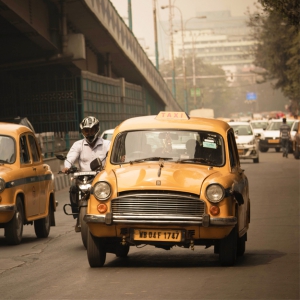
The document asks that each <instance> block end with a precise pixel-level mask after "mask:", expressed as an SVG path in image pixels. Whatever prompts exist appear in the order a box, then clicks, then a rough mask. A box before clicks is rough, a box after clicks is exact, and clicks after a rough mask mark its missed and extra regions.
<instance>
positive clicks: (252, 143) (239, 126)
mask: <svg viewBox="0 0 300 300" xmlns="http://www.w3.org/2000/svg"><path fill="white" fill-rule="evenodd" d="M228 124H229V125H230V127H232V128H233V130H234V133H235V135H236V144H237V148H238V154H239V157H240V158H241V159H252V160H253V162H254V163H258V162H259V151H258V138H259V137H260V133H254V130H253V128H252V126H251V124H250V123H249V122H228Z"/></svg>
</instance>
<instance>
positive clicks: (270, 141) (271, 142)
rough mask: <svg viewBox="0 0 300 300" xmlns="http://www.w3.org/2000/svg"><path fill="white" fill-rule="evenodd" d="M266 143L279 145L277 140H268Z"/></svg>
mask: <svg viewBox="0 0 300 300" xmlns="http://www.w3.org/2000/svg"><path fill="white" fill-rule="evenodd" d="M268 143H270V144H273V143H274V144H275V143H279V140H278V139H277V140H268Z"/></svg>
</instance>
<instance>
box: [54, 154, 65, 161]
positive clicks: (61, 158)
mask: <svg viewBox="0 0 300 300" xmlns="http://www.w3.org/2000/svg"><path fill="white" fill-rule="evenodd" d="M55 156H56V158H58V159H59V160H65V159H66V158H67V157H66V156H65V155H62V154H55Z"/></svg>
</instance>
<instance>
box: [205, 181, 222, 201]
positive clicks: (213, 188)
mask: <svg viewBox="0 0 300 300" xmlns="http://www.w3.org/2000/svg"><path fill="white" fill-rule="evenodd" d="M224 196H225V190H224V188H223V187H222V186H221V185H219V184H211V185H209V186H208V187H207V189H206V197H207V199H208V200H209V201H210V202H212V203H218V202H220V201H221V200H223V198H224Z"/></svg>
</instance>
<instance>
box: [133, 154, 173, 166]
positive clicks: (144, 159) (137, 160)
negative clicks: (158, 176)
mask: <svg viewBox="0 0 300 300" xmlns="http://www.w3.org/2000/svg"><path fill="white" fill-rule="evenodd" d="M172 159H173V157H160V156H153V157H146V158H140V159H135V160H131V161H129V163H130V164H131V165H132V164H133V163H140V162H144V161H149V160H157V161H159V160H172Z"/></svg>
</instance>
